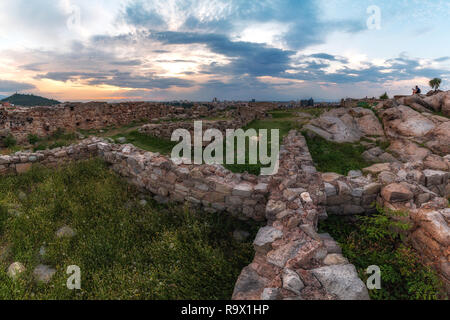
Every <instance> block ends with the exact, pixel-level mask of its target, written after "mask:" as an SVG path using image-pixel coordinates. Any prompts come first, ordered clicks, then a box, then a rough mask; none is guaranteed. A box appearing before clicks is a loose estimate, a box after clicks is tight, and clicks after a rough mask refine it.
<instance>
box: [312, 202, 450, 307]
mask: <svg viewBox="0 0 450 320" xmlns="http://www.w3.org/2000/svg"><path fill="white" fill-rule="evenodd" d="M405 215H406V214H405V213H402V212H393V211H386V210H383V209H381V208H380V207H378V213H377V214H375V215H372V216H361V217H358V219H357V221H356V222H349V221H346V220H345V218H342V217H337V216H331V217H330V218H329V219H328V220H327V221H325V222H322V223H321V225H320V229H321V232H328V233H330V234H331V235H332V236H333V237H334V238H335V239H336V241H338V242H339V244H340V245H341V247H342V250H343V254H344V255H345V256H346V257H347V258H348V259H349V260H350V262H351V263H353V264H354V265H355V266H356V268H357V270H358V273H359V275H360V277H361V278H362V280H363V281H366V280H367V277H368V275H366V273H365V271H366V269H367V267H369V266H371V265H377V266H379V267H380V269H381V281H382V284H381V290H371V291H370V292H369V293H370V296H371V298H372V299H375V300H437V299H441V298H445V294H444V289H443V284H442V282H441V281H440V279H439V277H438V276H437V273H436V272H435V271H434V270H432V269H431V268H429V267H427V266H425V265H424V264H423V263H422V261H421V260H420V258H419V255H418V253H417V252H416V251H415V250H414V249H413V248H411V247H408V246H407V245H405V244H404V242H403V234H404V231H406V230H409V228H410V227H411V226H410V225H409V224H408V223H405V222H402V218H404V216H405Z"/></svg>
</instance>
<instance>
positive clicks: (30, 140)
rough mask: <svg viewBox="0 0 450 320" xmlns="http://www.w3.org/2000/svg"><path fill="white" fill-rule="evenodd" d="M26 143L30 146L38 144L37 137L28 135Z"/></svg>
mask: <svg viewBox="0 0 450 320" xmlns="http://www.w3.org/2000/svg"><path fill="white" fill-rule="evenodd" d="M28 142H29V143H30V144H36V143H38V142H39V137H38V136H37V135H35V134H31V133H30V134H29V135H28Z"/></svg>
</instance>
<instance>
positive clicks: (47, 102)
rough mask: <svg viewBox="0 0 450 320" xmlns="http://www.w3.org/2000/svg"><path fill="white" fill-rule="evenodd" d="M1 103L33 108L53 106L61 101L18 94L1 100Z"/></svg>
mask: <svg viewBox="0 0 450 320" xmlns="http://www.w3.org/2000/svg"><path fill="white" fill-rule="evenodd" d="M1 102H9V103H11V104H14V105H16V106H24V107H32V106H53V105H56V104H60V102H59V101H56V100H52V99H47V98H44V97H39V96H35V95H33V94H20V93H16V94H13V95H12V96H10V97H8V98H5V99H3V100H1Z"/></svg>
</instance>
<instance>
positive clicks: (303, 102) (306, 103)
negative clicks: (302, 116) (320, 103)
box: [300, 98, 314, 107]
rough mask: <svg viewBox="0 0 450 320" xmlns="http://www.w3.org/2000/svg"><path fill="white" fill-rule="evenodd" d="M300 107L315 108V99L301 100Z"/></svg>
mask: <svg viewBox="0 0 450 320" xmlns="http://www.w3.org/2000/svg"><path fill="white" fill-rule="evenodd" d="M300 106H302V107H314V99H313V98H311V99H309V100H301V101H300Z"/></svg>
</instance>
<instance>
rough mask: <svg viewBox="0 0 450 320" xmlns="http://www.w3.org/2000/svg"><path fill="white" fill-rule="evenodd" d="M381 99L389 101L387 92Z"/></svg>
mask: <svg viewBox="0 0 450 320" xmlns="http://www.w3.org/2000/svg"><path fill="white" fill-rule="evenodd" d="M380 99H381V100H387V99H389V96H388V94H387V92H385V93H384V94H383V95H382V96H380Z"/></svg>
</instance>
